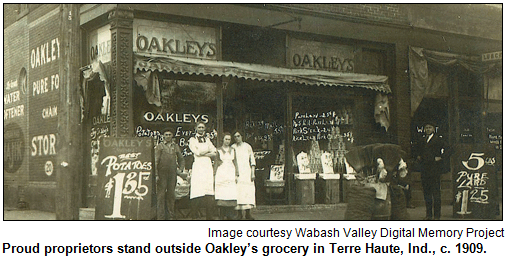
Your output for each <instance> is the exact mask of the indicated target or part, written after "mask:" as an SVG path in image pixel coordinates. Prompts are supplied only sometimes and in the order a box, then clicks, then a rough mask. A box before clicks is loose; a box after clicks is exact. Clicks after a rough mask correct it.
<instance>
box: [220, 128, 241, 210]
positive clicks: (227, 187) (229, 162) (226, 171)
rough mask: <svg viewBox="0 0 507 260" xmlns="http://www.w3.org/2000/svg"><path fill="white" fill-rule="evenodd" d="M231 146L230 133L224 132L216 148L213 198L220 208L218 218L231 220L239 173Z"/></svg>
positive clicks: (235, 200)
mask: <svg viewBox="0 0 507 260" xmlns="http://www.w3.org/2000/svg"><path fill="white" fill-rule="evenodd" d="M235 154H236V153H235V151H234V149H233V148H232V147H231V134H230V133H224V138H223V144H222V147H220V148H218V149H217V160H216V162H215V167H217V168H216V174H215V199H216V201H217V206H218V207H219V208H220V219H226V220H233V219H235V216H234V214H233V213H234V207H235V206H236V205H237V196H236V193H237V190H236V178H237V176H238V175H239V173H238V165H237V164H236V155H235Z"/></svg>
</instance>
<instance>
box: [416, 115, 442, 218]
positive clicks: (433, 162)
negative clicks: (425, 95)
mask: <svg viewBox="0 0 507 260" xmlns="http://www.w3.org/2000/svg"><path fill="white" fill-rule="evenodd" d="M435 128H436V124H435V123H434V122H426V123H425V124H424V135H423V140H421V143H420V144H419V146H418V149H417V151H416V156H417V161H418V162H419V163H420V164H421V183H422V187H423V193H424V201H425V204H426V217H425V218H424V220H433V219H434V220H439V219H440V213H441V199H440V175H441V174H442V173H444V164H443V163H444V161H443V158H444V152H445V151H444V147H445V142H444V140H443V138H442V136H439V135H437V134H436V133H435Z"/></svg>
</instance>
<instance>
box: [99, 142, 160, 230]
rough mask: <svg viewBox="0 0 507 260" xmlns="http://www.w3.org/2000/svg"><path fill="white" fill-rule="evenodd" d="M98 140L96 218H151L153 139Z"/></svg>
mask: <svg viewBox="0 0 507 260" xmlns="http://www.w3.org/2000/svg"><path fill="white" fill-rule="evenodd" d="M99 143H100V149H99V163H100V164H99V171H98V182H97V183H98V185H97V190H98V194H97V206H96V208H95V219H98V220H140V219H152V216H154V213H155V212H154V211H153V210H152V198H154V197H153V194H154V188H155V185H154V178H153V177H154V175H153V174H152V168H153V167H152V165H153V163H152V162H153V156H154V154H153V140H152V139H151V138H136V137H125V138H117V137H102V138H100V142H99Z"/></svg>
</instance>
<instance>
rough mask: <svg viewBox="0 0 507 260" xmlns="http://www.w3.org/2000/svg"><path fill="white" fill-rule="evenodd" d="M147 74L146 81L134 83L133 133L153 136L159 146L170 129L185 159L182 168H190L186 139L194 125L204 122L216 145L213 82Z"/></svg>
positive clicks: (190, 155) (189, 152)
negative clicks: (164, 133) (163, 132)
mask: <svg viewBox="0 0 507 260" xmlns="http://www.w3.org/2000/svg"><path fill="white" fill-rule="evenodd" d="M147 73H148V74H150V75H149V76H148V78H149V80H148V81H145V82H142V81H136V82H137V84H136V85H135V86H134V101H135V102H134V124H135V129H134V133H135V135H136V136H138V137H153V138H154V139H155V144H158V143H159V142H161V141H162V131H163V130H165V129H170V130H172V131H173V134H174V141H175V142H176V143H177V144H178V145H179V146H180V148H181V150H182V152H183V155H184V156H185V164H186V167H185V168H186V169H189V168H191V166H192V162H193V156H192V152H191V151H190V149H189V148H188V140H189V139H190V137H192V136H193V134H194V130H195V129H194V128H195V125H196V123H197V122H201V121H202V122H204V123H206V126H207V132H208V134H209V137H210V139H211V140H212V142H214V143H215V144H216V139H217V138H216V136H217V131H216V129H217V121H216V114H217V109H216V108H217V103H216V83H215V82H214V81H212V79H211V78H201V77H188V76H178V75H174V74H172V73H158V72H147ZM137 76H139V74H137Z"/></svg>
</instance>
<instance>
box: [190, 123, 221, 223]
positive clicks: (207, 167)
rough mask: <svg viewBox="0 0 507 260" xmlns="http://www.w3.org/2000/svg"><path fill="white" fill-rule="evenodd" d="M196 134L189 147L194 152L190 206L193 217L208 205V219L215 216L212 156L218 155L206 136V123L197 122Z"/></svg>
mask: <svg viewBox="0 0 507 260" xmlns="http://www.w3.org/2000/svg"><path fill="white" fill-rule="evenodd" d="M195 132H196V133H195V136H193V137H191V138H190V139H189V144H188V147H189V148H190V150H191V151H192V153H193V154H194V163H193V164H192V174H191V178H190V204H191V205H190V206H191V213H190V216H191V217H192V218H194V219H195V218H197V217H198V211H199V208H200V207H202V206H205V207H206V219H207V220H212V219H213V217H214V208H215V207H214V205H215V198H214V195H215V189H214V187H213V186H214V185H213V184H214V181H213V166H212V164H211V158H214V157H215V156H216V155H217V151H216V148H215V146H214V145H213V143H211V141H210V140H209V138H208V137H206V125H205V124H204V123H203V122H199V123H197V125H196V127H195Z"/></svg>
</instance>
